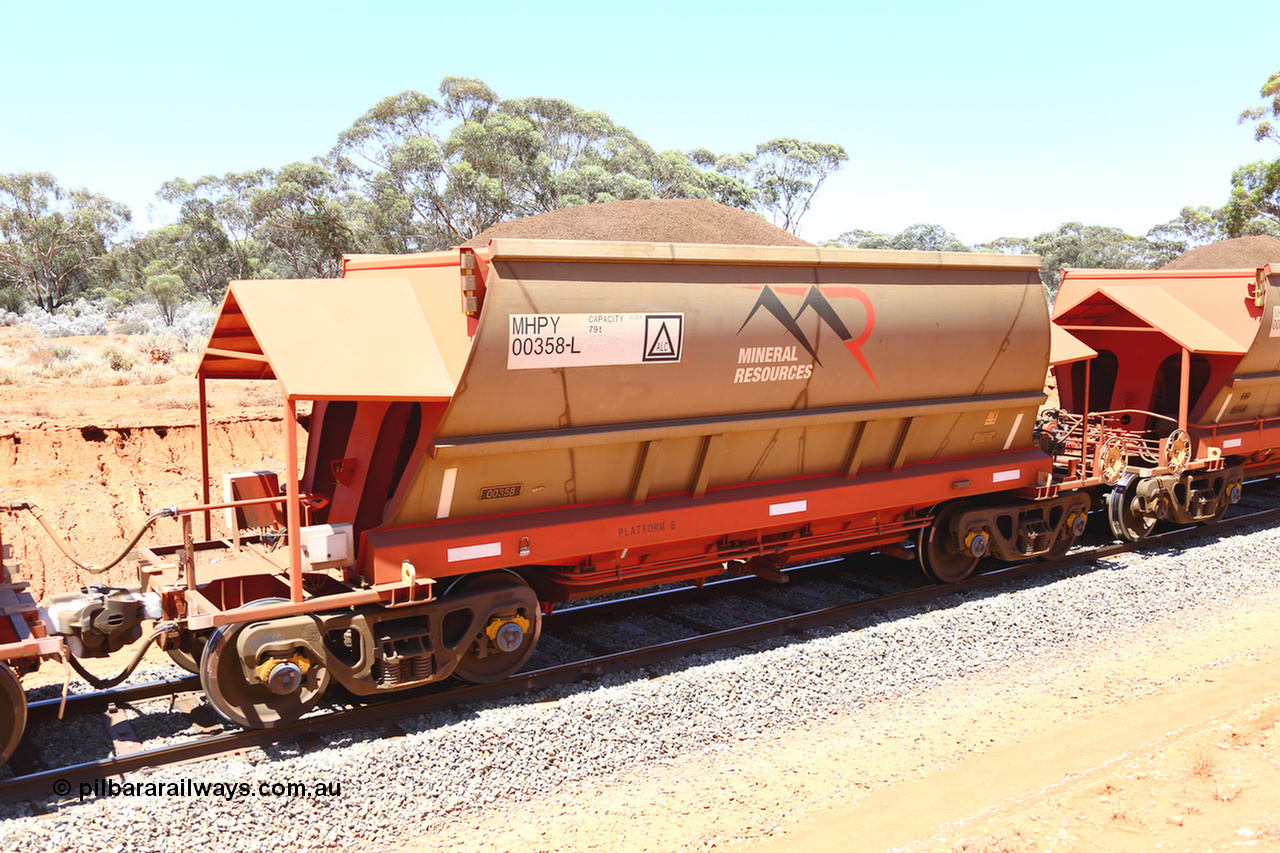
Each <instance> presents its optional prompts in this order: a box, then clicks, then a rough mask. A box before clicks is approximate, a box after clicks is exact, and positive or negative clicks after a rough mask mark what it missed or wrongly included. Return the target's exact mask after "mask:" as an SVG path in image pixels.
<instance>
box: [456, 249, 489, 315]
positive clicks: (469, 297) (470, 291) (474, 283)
mask: <svg viewBox="0 0 1280 853" xmlns="http://www.w3.org/2000/svg"><path fill="white" fill-rule="evenodd" d="M459 251H460V252H461V255H460V257H459V269H458V272H459V273H461V276H462V313H463V314H466V315H467V316H468V317H479V316H480V308H481V307H482V306H483V304H484V279H482V278H481V277H480V275H479V270H478V269H477V267H478V266H479V264H478V263H477V262H476V250H475V249H469V248H467V247H466V246H463V247H462V248H461V249H460V250H459Z"/></svg>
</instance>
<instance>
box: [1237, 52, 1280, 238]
mask: <svg viewBox="0 0 1280 853" xmlns="http://www.w3.org/2000/svg"><path fill="white" fill-rule="evenodd" d="M1259 95H1260V96H1261V97H1262V98H1263V101H1264V103H1263V104H1262V106H1257V107H1250V108H1249V109H1246V110H1244V111H1243V112H1241V113H1240V117H1239V119H1237V123H1239V124H1244V123H1245V122H1248V121H1252V122H1253V138H1254V139H1255V140H1257V141H1258V142H1262V141H1263V140H1267V139H1269V140H1271V141H1272V142H1276V143H1280V127H1277V126H1276V125H1275V124H1273V123H1272V122H1271V121H1270V120H1271V119H1280V71H1277V72H1276V73H1274V74H1272V75H1271V77H1270V78H1269V79H1268V80H1267V82H1266V83H1264V84H1263V85H1262V89H1261V90H1260V92H1259ZM1277 223H1280V157H1278V158H1276V159H1274V160H1259V161H1258V162H1256V163H1249V164H1247V165H1244V166H1241V167H1240V168H1238V169H1236V170H1235V172H1234V173H1233V174H1232V175H1231V199H1230V200H1229V201H1228V202H1227V207H1226V230H1227V232H1228V233H1229V234H1230V235H1231V236H1232V237H1243V236H1249V235H1251V234H1260V233H1261V234H1266V233H1272V232H1273V230H1274V229H1273V228H1272V226H1273V225H1275V224H1277Z"/></svg>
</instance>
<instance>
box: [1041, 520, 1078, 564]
mask: <svg viewBox="0 0 1280 853" xmlns="http://www.w3.org/2000/svg"><path fill="white" fill-rule="evenodd" d="M1088 523H1089V516H1088V514H1086V513H1085V512H1080V513H1072V514H1070V515H1068V516H1067V518H1066V520H1065V521H1064V522H1063V524H1062V529H1061V530H1059V531H1058V538H1057V539H1055V540H1054V542H1053V545H1052V547H1050V548H1049V550H1048V551H1045V552H1044V553H1043V554H1041V555H1040V556H1041V557H1042V558H1043V559H1045V560H1056V559H1058V558H1059V557H1063V556H1066V553H1067V552H1068V551H1070V550H1071V546H1072V545H1075V544H1076V540H1077V539H1079V538H1080V537H1081V536H1083V535H1084V531H1085V527H1086V526H1087V525H1088Z"/></svg>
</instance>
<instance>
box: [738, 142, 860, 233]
mask: <svg viewBox="0 0 1280 853" xmlns="http://www.w3.org/2000/svg"><path fill="white" fill-rule="evenodd" d="M848 159H849V155H848V154H846V153H845V150H844V148H842V147H840V146H839V145H835V144H830V143H823V142H801V141H800V140H799V139H791V138H785V139H771V140H769V141H768V142H763V143H761V144H760V145H757V146H756V156H755V160H754V161H753V162H752V174H753V176H754V178H755V184H756V188H757V192H758V194H759V195H758V198H759V204H760V206H761V208H763V209H764V211H765V212H766V213H768V214H769V215H770V216H771V218H772V219H773V224H775V225H777V226H778V227H780V228H783V229H785V230H787V231H794V230H795V229H796V228H797V227H798V226H799V224H800V219H801V218H802V217H803V216H804V214H805V213H806V212H807V211H808V210H809V205H810V204H812V203H813V197H814V195H816V194H817V192H818V190H819V189H821V188H822V184H823V183H824V182H825V181H826V179H827V178H828V177H830V176H831V175H832V174H833V173H834V172H835V171H836V170H837V169H839V168H840V166H841V164H843V163H844V162H845V161H846V160H848Z"/></svg>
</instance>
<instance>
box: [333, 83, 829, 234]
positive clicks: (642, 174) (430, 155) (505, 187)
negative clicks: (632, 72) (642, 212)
mask: <svg viewBox="0 0 1280 853" xmlns="http://www.w3.org/2000/svg"><path fill="white" fill-rule="evenodd" d="M440 96H441V100H439V101H437V100H435V99H433V98H430V97H428V96H426V95H424V94H422V93H420V92H412V91H410V92H401V93H400V94H398V95H394V96H392V97H389V98H384V99H383V100H381V101H379V102H378V103H377V104H375V105H374V107H373V108H372V109H370V110H369V111H368V112H366V113H365V114H364V115H362V116H361V117H360V118H358V119H357V120H356V121H355V123H354V124H353V125H352V126H351V127H350V128H348V129H347V130H346V131H344V132H343V133H342V134H341V135H340V137H339V139H338V144H337V146H336V147H335V148H334V150H333V152H332V153H331V157H332V160H333V164H334V169H335V171H336V172H337V173H338V175H339V176H340V177H341V178H342V179H343V180H344V181H347V182H348V183H349V186H350V187H351V188H352V189H353V190H354V191H356V192H357V193H359V194H360V195H362V196H363V197H364V198H366V199H368V200H369V202H370V210H369V212H368V214H367V217H368V220H369V224H370V227H369V230H368V232H367V236H368V239H369V240H371V241H373V243H374V244H376V245H374V246H370V248H366V251H368V250H375V251H424V250H431V249H439V248H443V247H445V246H449V245H455V244H457V243H460V242H463V241H465V240H468V239H470V238H471V237H473V236H475V235H476V234H478V233H479V232H481V231H483V230H485V229H486V228H489V227H490V226H492V225H493V224H495V223H497V222H500V221H502V220H504V219H511V218H515V217H522V216H531V215H535V214H538V213H544V212H547V211H552V210H557V209H559V208H562V207H569V206H572V205H579V204H593V203H597V202H606V201H616V200H622V199H644V198H701V199H709V200H712V201H716V202H719V203H722V204H729V205H733V206H735V207H740V208H744V209H750V208H751V207H752V206H753V205H759V207H760V208H761V210H763V211H764V212H766V213H769V214H771V215H772V216H773V217H774V220H775V221H776V222H779V223H780V224H782V227H784V228H790V229H793V230H794V229H795V228H796V226H797V225H798V223H799V221H800V218H801V217H802V216H803V214H804V212H805V211H806V210H808V208H809V205H810V203H811V202H812V199H813V194H814V193H816V192H817V190H818V189H819V188H820V187H821V185H822V182H823V181H824V180H825V179H826V177H827V176H828V175H829V174H830V173H831V172H832V171H834V170H835V169H836V168H838V167H839V165H840V163H842V162H843V161H844V160H846V159H848V158H847V156H846V155H845V153H844V149H842V148H840V146H838V145H828V144H824V143H813V142H800V141H798V140H794V139H777V140H772V141H770V142H767V143H764V144H763V145H761V146H759V148H758V149H757V153H756V154H754V155H749V154H739V155H725V156H717V155H715V154H712V153H711V152H709V151H707V150H706V149H697V150H694V151H692V152H689V153H684V152H680V151H661V152H659V151H656V150H654V149H653V148H652V147H651V146H650V145H648V144H647V143H646V142H644V141H643V140H641V139H640V138H638V137H637V136H636V135H635V134H634V133H632V132H631V131H630V130H628V129H627V128H625V127H622V126H620V125H618V124H616V123H614V121H613V120H612V119H610V118H609V116H607V115H606V114H604V113H603V112H599V111H595V110H586V109H583V108H582V107H579V106H577V105H576V104H573V103H570V102H569V101H566V100H563V99H560V98H545V97H529V98H513V99H506V100H503V99H500V98H499V97H498V95H497V93H496V92H494V91H493V90H492V89H490V88H489V87H488V86H486V85H485V84H484V83H483V82H482V81H480V80H476V79H474V78H461V77H446V78H445V79H444V81H443V82H442V83H441V84H440ZM366 245H368V244H366Z"/></svg>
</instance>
